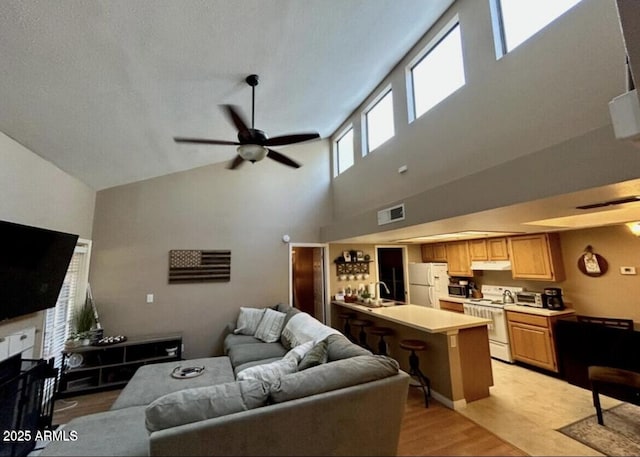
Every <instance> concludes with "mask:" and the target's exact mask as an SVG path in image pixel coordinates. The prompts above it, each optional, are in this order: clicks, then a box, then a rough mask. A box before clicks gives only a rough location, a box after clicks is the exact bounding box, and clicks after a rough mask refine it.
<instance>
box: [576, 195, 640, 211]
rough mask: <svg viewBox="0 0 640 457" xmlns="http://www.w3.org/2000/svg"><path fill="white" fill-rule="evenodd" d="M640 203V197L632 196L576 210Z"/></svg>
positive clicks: (578, 207) (580, 207) (584, 206)
mask: <svg viewBox="0 0 640 457" xmlns="http://www.w3.org/2000/svg"><path fill="white" fill-rule="evenodd" d="M633 202H640V195H632V196H630V197H622V198H617V199H615V200H609V201H606V202H601V203H592V204H590V205H582V206H576V209H595V208H604V207H605V206H613V205H622V204H623V203H633Z"/></svg>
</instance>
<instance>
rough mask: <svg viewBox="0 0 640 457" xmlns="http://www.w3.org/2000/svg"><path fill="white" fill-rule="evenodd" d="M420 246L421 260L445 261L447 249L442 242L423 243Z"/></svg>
mask: <svg viewBox="0 0 640 457" xmlns="http://www.w3.org/2000/svg"><path fill="white" fill-rule="evenodd" d="M421 248H422V261H423V262H446V261H447V250H446V248H445V244H444V243H432V244H423V245H422V246H421Z"/></svg>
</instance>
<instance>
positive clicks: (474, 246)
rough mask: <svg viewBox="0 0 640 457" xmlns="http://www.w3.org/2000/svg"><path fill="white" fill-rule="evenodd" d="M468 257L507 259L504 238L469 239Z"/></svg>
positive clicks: (507, 250)
mask: <svg viewBox="0 0 640 457" xmlns="http://www.w3.org/2000/svg"><path fill="white" fill-rule="evenodd" d="M469 258H470V259H471V260H472V261H473V260H509V249H508V247H507V239H506V238H488V239H487V238H483V239H479V240H469Z"/></svg>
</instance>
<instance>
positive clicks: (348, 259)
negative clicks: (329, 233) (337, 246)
mask: <svg viewBox="0 0 640 457" xmlns="http://www.w3.org/2000/svg"><path fill="white" fill-rule="evenodd" d="M342 258H343V259H344V261H345V262H351V253H350V252H349V251H342Z"/></svg>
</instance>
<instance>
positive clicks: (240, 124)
mask: <svg viewBox="0 0 640 457" xmlns="http://www.w3.org/2000/svg"><path fill="white" fill-rule="evenodd" d="M220 106H222V107H223V108H224V111H225V113H226V115H227V117H228V118H229V119H230V120H231V122H232V123H233V125H235V126H236V129H237V130H238V132H245V131H247V130H249V127H247V123H246V122H245V121H244V119H243V118H242V115H241V114H240V113H239V112H238V109H237V107H236V106H233V105H220Z"/></svg>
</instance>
